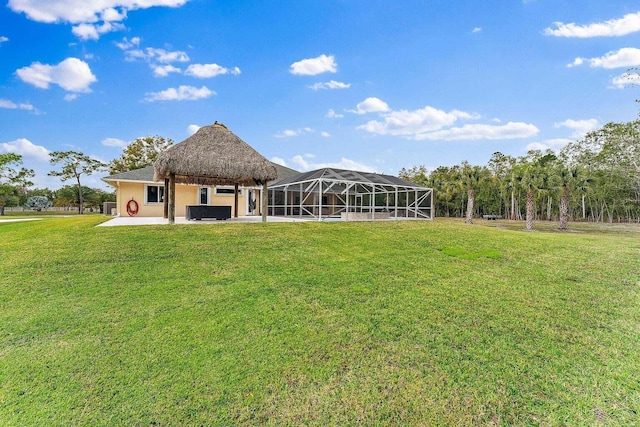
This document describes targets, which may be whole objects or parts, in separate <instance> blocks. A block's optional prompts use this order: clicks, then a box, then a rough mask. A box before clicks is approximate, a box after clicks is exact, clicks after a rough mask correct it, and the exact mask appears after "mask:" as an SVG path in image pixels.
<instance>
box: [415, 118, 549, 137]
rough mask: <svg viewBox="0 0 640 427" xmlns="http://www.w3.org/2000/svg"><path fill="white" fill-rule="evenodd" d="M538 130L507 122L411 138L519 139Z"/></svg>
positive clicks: (528, 125) (526, 125)
mask: <svg viewBox="0 0 640 427" xmlns="http://www.w3.org/2000/svg"><path fill="white" fill-rule="evenodd" d="M538 132H539V129H538V128H537V127H536V126H534V125H532V124H530V123H522V122H509V123H507V124H506V125H487V124H472V125H464V126H461V127H454V128H449V129H442V130H439V131H435V132H427V133H421V134H417V135H414V136H413V139H416V140H442V141H474V140H480V139H489V140H497V139H520V138H529V137H532V136H535V135H537V134H538Z"/></svg>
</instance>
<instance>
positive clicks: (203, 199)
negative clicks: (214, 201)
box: [200, 187, 210, 205]
mask: <svg viewBox="0 0 640 427" xmlns="http://www.w3.org/2000/svg"><path fill="white" fill-rule="evenodd" d="M209 200H210V199H209V188H208V187H202V188H200V204H201V205H208V204H209Z"/></svg>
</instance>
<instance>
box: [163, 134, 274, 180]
mask: <svg viewBox="0 0 640 427" xmlns="http://www.w3.org/2000/svg"><path fill="white" fill-rule="evenodd" d="M154 170H155V179H156V180H161V179H165V178H169V176H170V174H172V173H174V174H175V175H176V183H182V184H199V185H233V184H239V185H247V186H248V185H256V184H262V183H265V182H267V181H271V180H273V179H276V177H277V176H278V174H277V171H276V169H275V167H274V166H273V164H272V163H271V162H270V161H268V160H267V159H265V158H264V157H262V155H260V154H259V153H258V152H257V151H256V150H254V149H253V148H251V147H250V146H249V144H247V143H246V142H244V141H243V140H241V139H240V138H238V137H237V136H236V135H234V134H233V133H232V132H231V131H230V130H229V129H227V128H226V126H224V125H222V124H219V123H218V122H216V123H214V124H213V125H211V126H204V127H201V128H200V129H199V130H198V131H197V132H196V133H195V134H194V135H191V136H190V137H189V138H187V139H185V140H184V141H182V142H180V143H178V144H176V145H174V146H172V147H170V148H169V149H168V150H167V151H165V152H164V153H162V154H160V155H159V156H158V160H156V163H155V167H154Z"/></svg>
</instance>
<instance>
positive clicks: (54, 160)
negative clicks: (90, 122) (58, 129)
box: [0, 136, 173, 215]
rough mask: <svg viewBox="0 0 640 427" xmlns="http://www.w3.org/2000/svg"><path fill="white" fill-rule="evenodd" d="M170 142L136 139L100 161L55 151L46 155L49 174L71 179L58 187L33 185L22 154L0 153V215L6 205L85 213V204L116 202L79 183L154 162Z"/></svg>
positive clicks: (97, 205)
mask: <svg viewBox="0 0 640 427" xmlns="http://www.w3.org/2000/svg"><path fill="white" fill-rule="evenodd" d="M172 144H173V141H172V140H171V139H165V138H163V137H160V136H147V137H144V138H137V139H136V140H134V141H133V142H132V143H130V144H129V145H128V146H127V147H126V148H125V149H124V151H123V154H122V155H121V156H120V157H119V158H117V159H114V160H112V161H111V162H109V163H103V162H101V161H99V160H97V159H94V158H92V157H90V156H87V155H86V154H84V153H81V152H78V151H54V152H52V153H50V154H49V158H50V163H51V165H52V166H55V167H56V169H54V170H52V171H50V172H49V176H55V177H59V178H60V180H61V181H62V182H66V181H74V182H75V184H74V185H66V186H63V187H62V188H60V189H58V190H50V189H48V188H32V187H33V182H32V181H31V179H32V178H34V177H35V172H34V171H33V169H27V168H25V167H24V166H23V159H22V156H21V155H18V154H15V153H6V154H0V215H4V208H5V206H24V207H25V208H29V209H36V210H40V209H45V208H48V207H50V206H62V207H77V208H78V213H80V214H82V213H84V209H85V207H89V208H97V209H99V208H100V206H102V203H103V202H106V201H115V193H114V192H113V191H112V192H107V191H104V190H101V189H97V188H89V187H86V186H84V185H82V182H81V179H82V177H83V176H88V175H91V174H93V173H95V172H101V171H106V170H108V171H109V173H110V174H111V175H113V174H116V173H120V172H127V171H130V170H134V169H139V168H143V167H145V166H150V165H153V164H154V162H155V161H156V159H157V157H158V154H160V153H161V152H163V151H164V150H166V149H167V148H169V147H170V146H171V145H172Z"/></svg>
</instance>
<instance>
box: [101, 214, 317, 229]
mask: <svg viewBox="0 0 640 427" xmlns="http://www.w3.org/2000/svg"><path fill="white" fill-rule="evenodd" d="M261 221H262V217H261V216H240V217H238V218H230V219H227V220H225V221H218V220H215V219H202V220H199V221H195V220H191V221H189V220H187V219H186V218H185V217H183V216H182V217H176V224H199V225H200V224H229V223H234V222H261ZM304 221H308V219H304V218H283V217H276V216H269V217H267V222H304ZM168 224H169V220H168V219H166V218H158V217H138V216H118V217H114V218H112V219H110V220H109V221H106V222H103V223H102V224H98V227H115V226H119V225H168Z"/></svg>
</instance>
